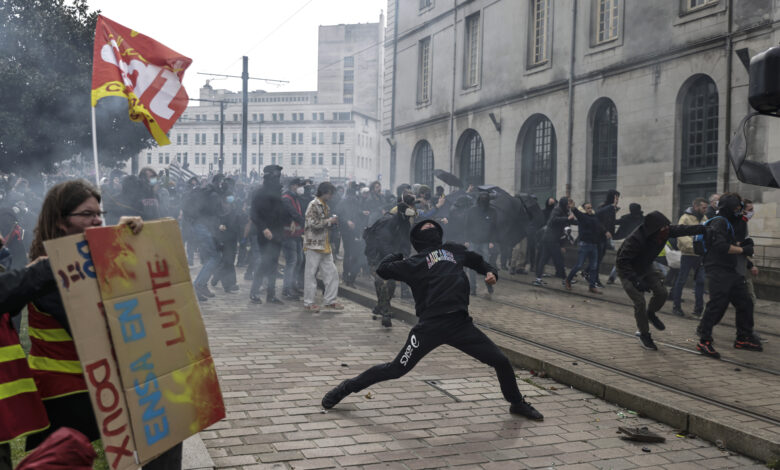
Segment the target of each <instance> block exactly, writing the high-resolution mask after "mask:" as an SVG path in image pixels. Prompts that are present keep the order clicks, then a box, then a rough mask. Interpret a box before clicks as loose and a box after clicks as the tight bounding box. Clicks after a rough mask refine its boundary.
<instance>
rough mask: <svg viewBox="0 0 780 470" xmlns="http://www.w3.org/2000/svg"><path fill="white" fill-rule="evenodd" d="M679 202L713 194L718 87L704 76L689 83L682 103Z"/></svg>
mask: <svg viewBox="0 0 780 470" xmlns="http://www.w3.org/2000/svg"><path fill="white" fill-rule="evenodd" d="M682 113H683V114H682V139H683V140H682V152H681V154H682V161H681V162H680V170H681V174H680V203H681V205H687V204H688V202H689V201H692V200H693V199H694V198H695V197H702V196H703V195H708V194H710V193H714V192H715V190H716V187H717V179H718V89H717V87H716V86H715V82H713V81H712V79H711V78H710V77H708V76H706V75H702V76H700V77H698V78H695V79H694V81H693V82H692V83H691V84H690V85H689V88H688V91H687V93H686V94H685V98H684V99H683V106H682Z"/></svg>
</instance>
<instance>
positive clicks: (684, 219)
mask: <svg viewBox="0 0 780 470" xmlns="http://www.w3.org/2000/svg"><path fill="white" fill-rule="evenodd" d="M689 211H690V208H688V209H686V210H685V214H683V215H681V216H680V221H679V222H677V225H699V224H703V223H704V222H705V221H706V220H707V216H704V217H702V218H701V220H699V219H697V218H696V216H695V215H693V214H691V213H690V212H689ZM677 248H679V249H680V252H681V253H682V254H684V255H686V256H697V255H696V253H694V252H693V237H679V238H678V239H677Z"/></svg>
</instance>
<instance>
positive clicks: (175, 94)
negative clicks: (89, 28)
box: [92, 15, 192, 145]
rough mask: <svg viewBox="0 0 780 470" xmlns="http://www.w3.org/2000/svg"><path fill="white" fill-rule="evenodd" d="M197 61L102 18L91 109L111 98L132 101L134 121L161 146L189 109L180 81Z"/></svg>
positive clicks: (97, 31) (94, 60) (93, 69)
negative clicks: (104, 99) (103, 100)
mask: <svg viewBox="0 0 780 470" xmlns="http://www.w3.org/2000/svg"><path fill="white" fill-rule="evenodd" d="M191 63H192V59H190V58H188V57H184V56H183V55H181V54H179V53H178V52H175V51H173V50H171V49H169V48H167V47H166V46H164V45H163V44H160V43H159V42H157V41H155V40H154V39H152V38H150V37H148V36H144V35H143V34H140V33H138V32H136V31H133V30H131V29H129V28H126V27H124V26H122V25H120V24H119V23H116V22H114V21H111V20H109V19H108V18H106V17H104V16H102V15H100V16H98V21H97V27H96V28H95V46H94V52H93V57H92V106H95V105H97V102H98V100H100V99H101V98H104V97H106V96H123V97H126V98H127V101H128V108H129V114H130V119H132V120H133V121H141V122H143V123H144V125H145V126H146V128H147V129H148V130H149V132H150V133H151V134H152V136H153V137H154V139H155V140H156V141H157V143H158V144H160V145H168V144H170V143H171V142H170V140H168V136H167V135H166V134H167V132H168V131H169V130H170V129H171V127H173V124H174V123H175V122H176V120H177V119H179V116H181V115H182V113H183V112H184V110H185V109H186V108H187V103H188V101H189V98H188V96H187V91H186V90H185V89H184V87H183V86H182V84H181V82H182V79H183V78H184V71H185V70H187V67H189V66H190V64H191Z"/></svg>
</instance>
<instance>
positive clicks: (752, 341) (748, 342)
mask: <svg viewBox="0 0 780 470" xmlns="http://www.w3.org/2000/svg"><path fill="white" fill-rule="evenodd" d="M734 349H744V350H745V351H763V350H764V348H763V346H761V341H760V340H759V339H757V338H756V337H754V336H753V337H751V336H744V337H742V338H737V340H736V341H734Z"/></svg>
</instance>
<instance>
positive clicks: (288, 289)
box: [282, 178, 306, 301]
mask: <svg viewBox="0 0 780 470" xmlns="http://www.w3.org/2000/svg"><path fill="white" fill-rule="evenodd" d="M302 194H303V180H302V179H301V178H293V180H292V181H290V183H289V184H288V185H287V191H285V192H284V194H282V206H283V207H284V211H285V212H286V214H287V219H288V220H289V221H290V223H289V224H287V225H285V227H284V240H283V241H282V252H283V253H284V281H283V282H282V298H284V299H285V300H292V301H297V300H298V299H299V298H300V297H299V294H298V292H296V290H297V289H296V286H295V284H296V281H297V280H298V278H299V277H300V272H301V270H302V269H303V225H304V220H303V211H304V210H306V208H305V207H303V205H302V204H301V199H300V196H301V195H302Z"/></svg>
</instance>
